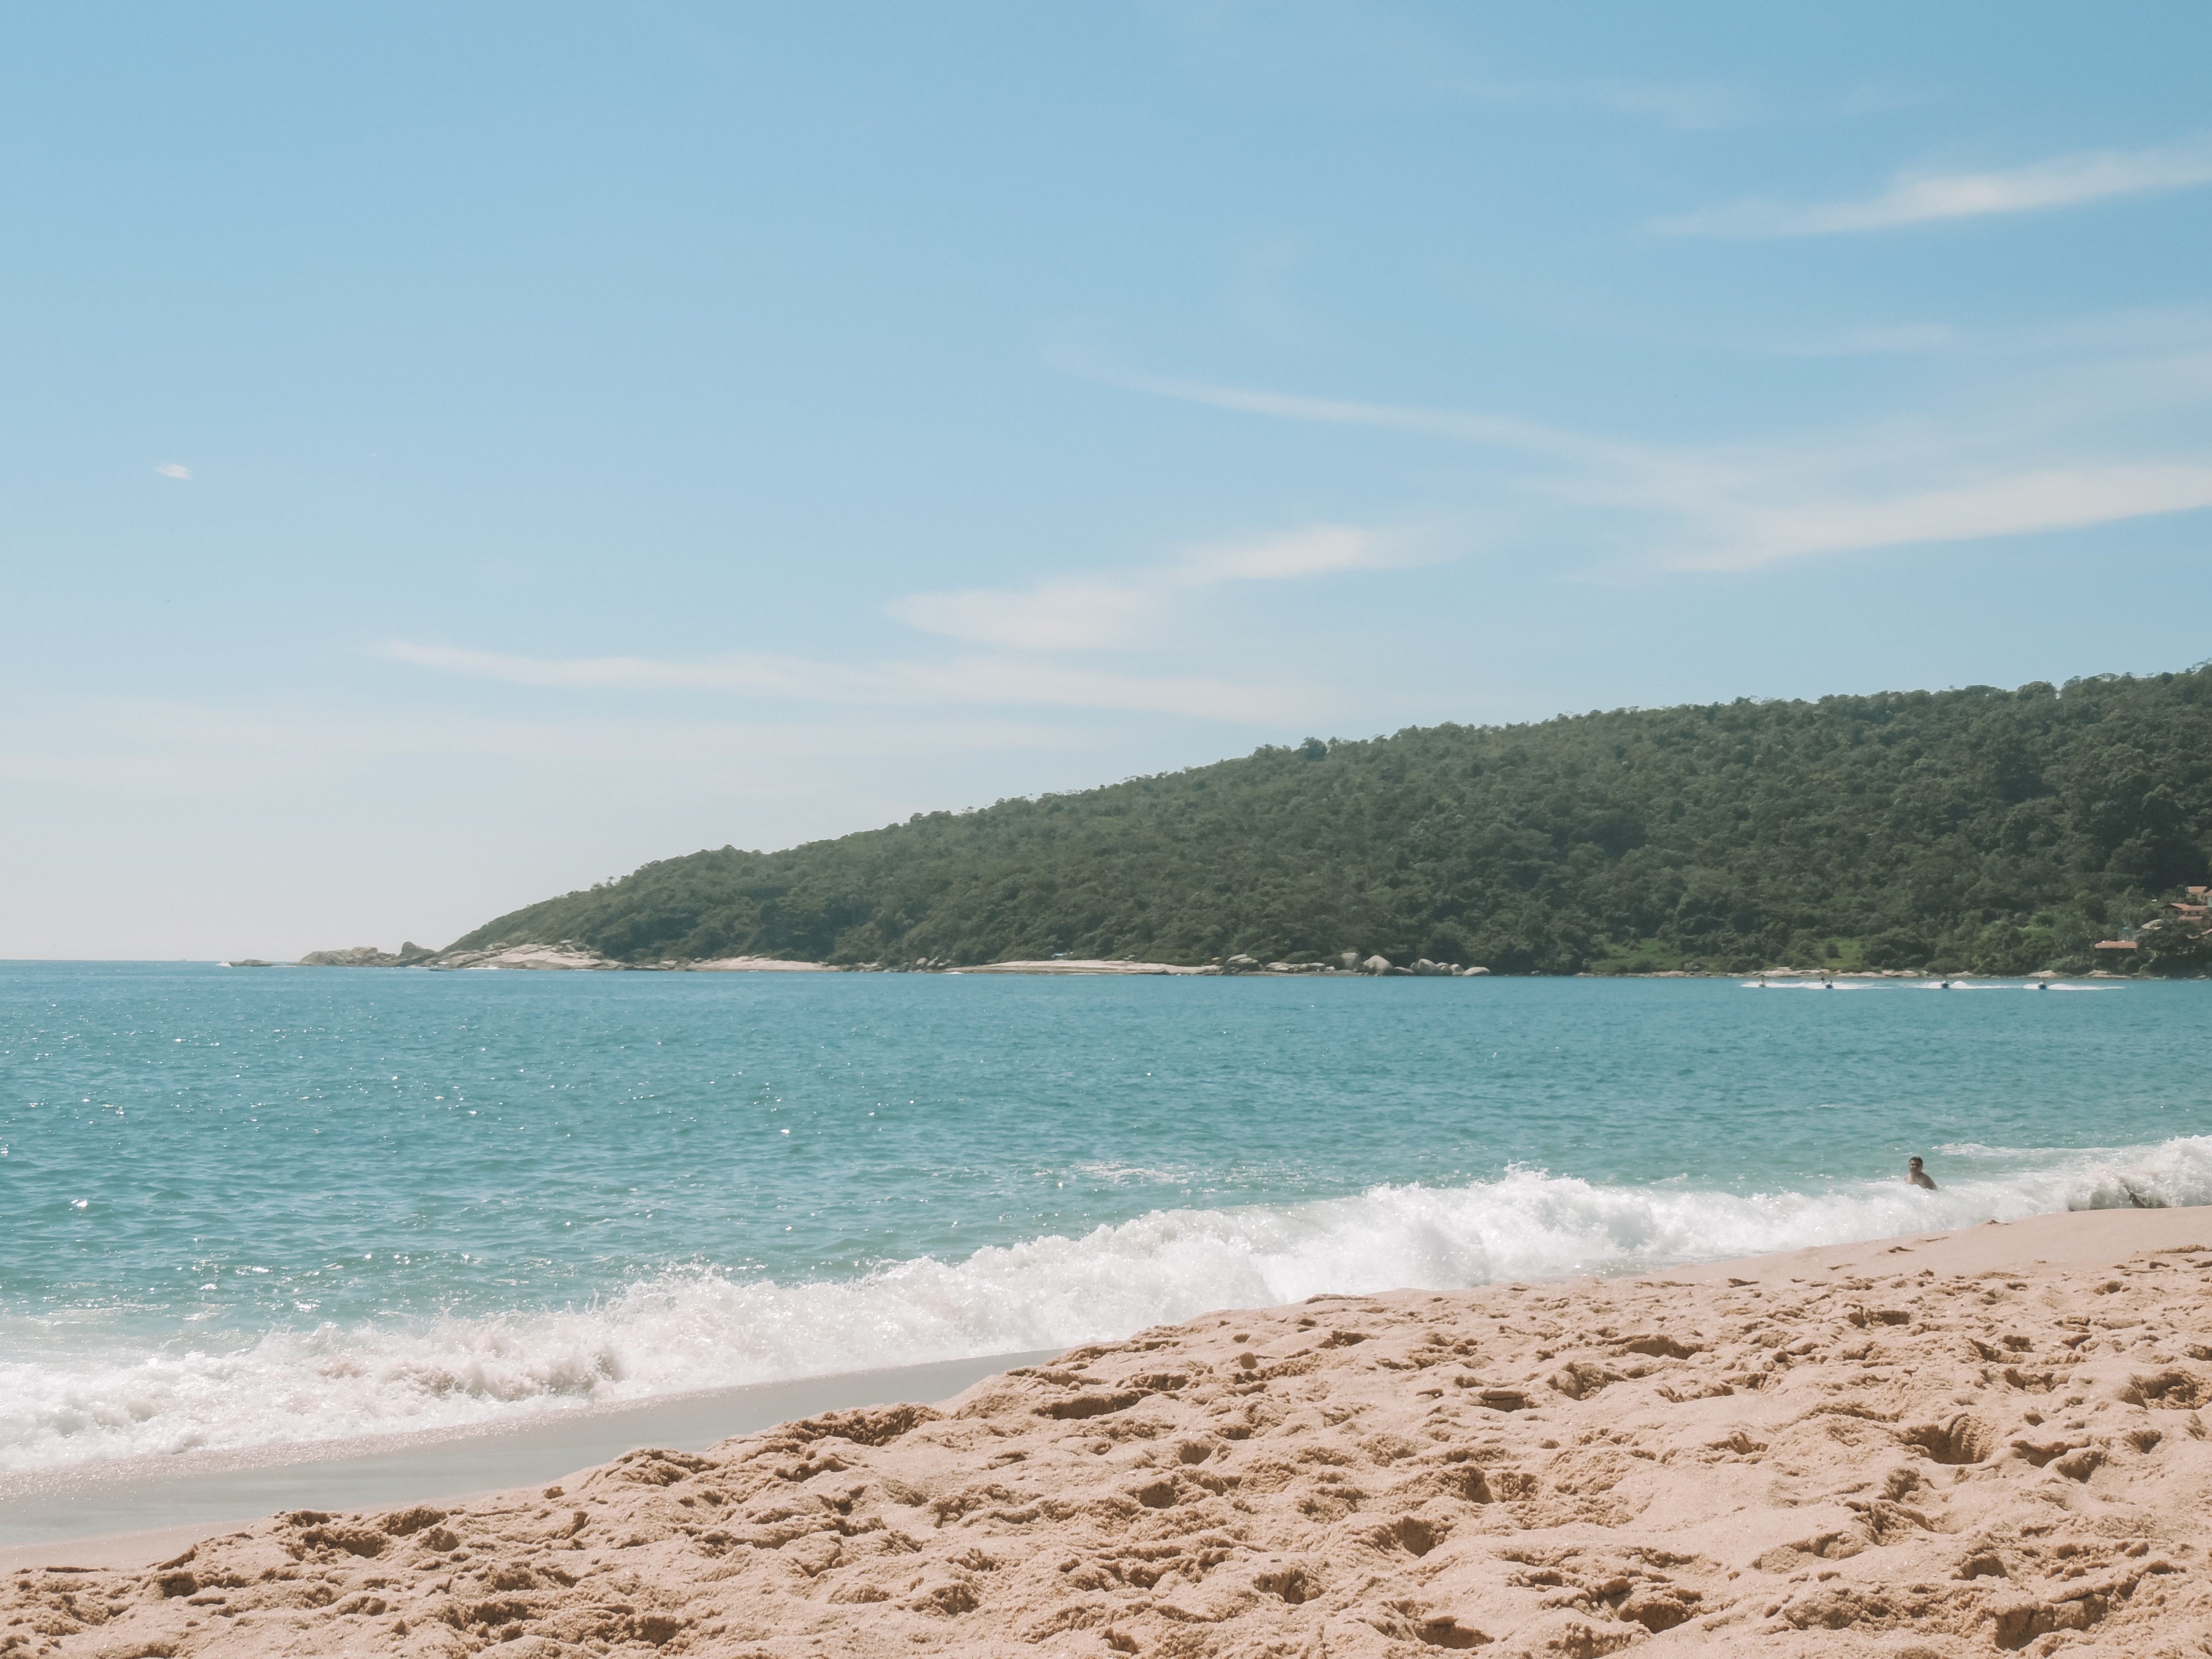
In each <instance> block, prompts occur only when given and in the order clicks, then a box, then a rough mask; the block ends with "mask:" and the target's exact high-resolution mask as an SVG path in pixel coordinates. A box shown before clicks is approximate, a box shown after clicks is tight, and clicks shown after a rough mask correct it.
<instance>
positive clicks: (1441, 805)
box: [458, 669, 2212, 973]
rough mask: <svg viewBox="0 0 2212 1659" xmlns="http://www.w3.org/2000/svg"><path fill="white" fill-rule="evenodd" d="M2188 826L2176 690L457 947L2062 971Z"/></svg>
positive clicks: (1496, 781) (1763, 705)
mask: <svg viewBox="0 0 2212 1659" xmlns="http://www.w3.org/2000/svg"><path fill="white" fill-rule="evenodd" d="M2208 831H2212V670H2207V669H2197V670H2193V671H2190V672H2187V673H2181V674H2160V675H2155V676H2153V677H2149V678H2112V677H2108V678H2099V679H2090V680H2075V681H2069V683H2068V684H2066V685H2065V687H2064V688H2063V690H2062V689H2059V688H2055V687H2053V686H2051V685H2048V684H2040V683H2039V684H2033V685H2026V686H2022V687H2021V688H2020V689H2019V690H2016V691H2006V690H1996V689H1994V688H1991V687H1988V686H1972V687H1969V688H1967V689H1966V690H1958V691H1940V692H1927V691H1914V692H1901V693H1884V694H1882V695H1880V696H1863V697H1844V696H1838V697H1824V698H1822V699H1820V701H1819V702H1753V701H1750V700H1739V701H1738V702H1733V703H1724V704H1715V705H1712V706H1710V707H1703V708H1662V709H1626V710H1616V711H1614V712H1613V713H1610V714H1597V713H1593V714H1583V715H1574V716H1570V717H1567V718H1564V719H1560V720H1549V721H1546V722H1543V723H1542V724H1540V725H1529V726H1434V727H1428V728H1415V729H1411V730H1407V731H1405V732H1399V733H1398V734H1397V735H1395V737H1389V738H1373V739H1370V740H1366V741H1358V742H1344V741H1338V742H1330V743H1323V742H1322V741H1320V740H1319V739H1316V738H1309V739H1307V741H1306V742H1305V743H1304V744H1301V745H1298V746H1297V747H1294V748H1277V747H1274V746H1272V745H1271V746H1268V747H1266V748H1262V749H1261V750H1259V751H1258V752H1256V753H1255V754H1252V755H1249V756H1248V757H1244V758H1243V759H1240V760H1230V761H1223V762H1221V763H1218V764H1216V765H1212V766H1204V767H1199V768H1195V769H1192V770H1190V771H1187V772H1177V773H1172V774H1165V775H1159V776H1156V777H1144V778H1133V779H1130V780H1129V781H1127V782H1124V783H1118V784H1111V785H1109V786H1107V787H1103V788H1098V789H1091V790H1086V791H1084V792H1082V793H1076V794H1066V795H1048V796H1044V797H1042V798H1040V799H1033V800H1029V799H1025V800H1006V801H1000V803H998V805H994V806H991V807H987V808H985V809H983V810H981V811H973V812H961V813H953V812H933V813H928V814H926V815H918V816H916V817H914V818H913V819H911V820H909V821H908V822H907V823H902V824H894V825H892V826H890V828H888V829H872V830H867V831H864V832H862V833H860V834H857V835H850V836H842V837H841V838H839V839H837V840H835V841H823V842H810V843H809V844H807V845H805V846H803V847H794V848H789V849H787V851H783V852H780V853H746V852H739V851H737V850H735V849H733V848H722V849H721V850H720V851H719V852H702V853H694V854H690V855H689V856H688V857H684V858H675V859H669V860H665V861H663V862H660V863H657V864H648V865H647V866H645V867H644V868H642V869H641V870H639V871H637V872H635V874H633V875H630V876H628V877H625V878H623V879H621V880H619V881H616V882H612V883H609V884H605V885H603V886H600V887H595V888H593V889H592V890H589V891H586V892H576V893H570V894H568V895H567V896H563V897H561V898H556V899H550V900H548V901H546V902H544V903H540V904H536V905H532V906H531V907H529V908H526V909H522V910H518V911H515V912H513V914H512V915H505V916H501V917H500V918H499V919H498V920H497V921H492V922H490V923H488V924H487V925H486V926H484V927H480V928H478V929H477V931H476V932H474V933H471V934H469V935H468V936H467V937H466V938H465V939H461V940H459V941H458V945H460V946H481V945H492V944H495V943H521V942H526V941H539V942H546V943H551V942H556V941H561V940H574V941H576V942H578V943H580V944H582V945H587V946H590V947H592V948H593V949H595V950H597V951H600V952H602V953H604V954H605V955H607V956H609V957H615V958H617V959H621V960H624V961H630V962H641V963H643V962H653V961H663V960H671V959H672V960H678V961H682V960H696V959H702V958H708V957H726V956H735V955H741V954H758V955H765V956H777V957H799V958H804V959H807V960H813V961H823V962H837V963H864V962H866V963H872V962H882V963H893V964H898V963H912V962H916V961H922V960H941V961H947V962H951V963H956V964H964V963H980V962H989V961H1003V960H1010V959H1018V958H1026V957H1044V956H1050V955H1052V954H1054V953H1055V952H1062V951H1065V952H1068V953H1071V954H1073V955H1076V956H1083V957H1093V956H1096V957H1137V958H1139V959H1144V960H1152V961H1164V962H1176V963H1199V962H1206V961H1212V960H1213V959H1215V958H1218V957H1222V956H1224V955H1226V954H1228V953H1230V952H1232V951H1245V952H1249V953H1250V954H1251V955H1253V956H1255V957H1259V958H1260V959H1261V960H1262V961H1267V960H1270V959H1285V960H1298V959H1313V958H1316V957H1325V956H1333V955H1334V954H1335V953H1336V952H1338V951H1343V950H1347V949H1350V950H1357V951H1361V952H1362V953H1366V952H1370V951H1380V952H1381V953H1383V955H1385V956H1388V957H1392V958H1393V959H1395V960H1399V961H1404V960H1407V959H1408V958H1411V957H1416V956H1427V957H1434V958H1436V959H1437V960H1438V961H1450V962H1459V963H1469V964H1473V963H1481V964H1484V965H1486V966H1488V967H1489V968H1491V969H1493V970H1495V971H1498V972H1504V973H1571V972H1575V971H1577V970H1581V969H1595V970H1596V971H1599V972H1619V971H1625V970H1629V969H1638V968H1656V967H1672V966H1676V965H1680V964H1683V963H1689V964H1692V965H1702V966H1705V967H1710V968H1714V969H1745V968H1749V967H1753V966H1758V965H1762V964H1765V963H1775V962H1783V961H1791V962H1798V963H1807V962H1813V961H1826V962H1828V963H1832V964H1834V965H1837V966H1839V967H1842V966H1857V965H1860V964H1862V963H1863V964H1865V965H1869V966H1873V967H1923V966H1931V965H1932V966H1935V967H1937V968H1940V969H1948V970H1958V969H1973V970H1976V971H1980V972H1990V973H2021V972H2026V971H2028V970H2031V969H2037V968H2041V967H2045V966H2056V967H2059V968H2063V969H2082V968H2086V967H2088V966H2090V965H2092V959H2091V957H2090V955H2089V951H2090V948H2091V946H2092V945H2093V943H2094V942H2095V941H2096V940H2097V939H2100V938H2103V937H2106V936H2107V935H2108V934H2109V933H2111V932H2112V929H2114V928H2115V927H2118V926H2119V925H2121V924H2122V923H2124V922H2133V921H2137V920H2139V919H2141V918H2142V916H2143V915H2145V914H2147V912H2148V908H2149V903H2150V901H2151V900H2152V899H2153V898H2154V897H2156V896H2163V895H2166V894H2167V893H2169V892H2170V891H2171V890H2173V889H2174V888H2176V887H2177V886H2179V885H2180V884H2185V883H2197V882H2203V880H2204V879H2205V872H2206V870H2207V838H2208Z"/></svg>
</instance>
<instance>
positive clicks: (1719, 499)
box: [1124, 380, 2212, 570]
mask: <svg viewBox="0 0 2212 1659" xmlns="http://www.w3.org/2000/svg"><path fill="white" fill-rule="evenodd" d="M1124 383H1125V384H1131V385H1139V386H1144V387H1145V388H1146V389H1147V390H1150V391H1153V392H1158V393H1160V394H1161V395H1164V396H1170V397H1180V398H1185V399H1187V400H1189V401H1193V402H1199V403H1206V404H1212V405H1214V406H1216V407H1219V408H1226V409H1236V410H1246V411H1249V412H1252V413H1257V414H1265V415H1269V416H1274V417H1276V418H1279V419H1290V420H1302V421H1316V422H1329V423H1335V424H1343V425H1352V426H1362V427H1376V426H1381V427H1392V428H1397V429H1400V430H1403V431H1408V432H1416V433H1420V434H1422V435H1430V436H1437V437H1456V438H1459V439H1462V441H1468V442H1470V443H1474V444H1480V445H1484V446H1486V447H1494V448H1499V449H1504V450H1509V451H1515V452H1518V453H1524V454H1529V455H1533V456H1535V457H1539V458H1541V459H1545V460H1547V461H1548V462H1552V463H1555V464H1556V463H1560V462H1565V463H1567V465H1565V466H1559V465H1553V467H1551V468H1550V469H1549V470H1547V472H1546V473H1544V474H1543V475H1542V476H1541V477H1527V478H1524V479H1522V480H1521V481H1520V482H1521V488H1522V489H1523V490H1524V491H1525V492H1526V493H1528V494H1529V495H1540V496H1542V497H1544V498H1546V499H1548V500H1549V501H1553V502H1554V503H1559V504H1564V505H1565V506H1568V507H1581V508H1584V509H1590V510H1592V511H1594V512H1596V513H1602V514H1617V513H1630V514H1633V515H1636V520H1635V523H1634V526H1633V527H1632V529H1631V530H1630V531H1629V532H1626V536H1625V537H1624V535H1623V532H1620V530H1619V528H1618V527H1613V528H1612V529H1609V530H1608V529H1606V528H1603V527H1594V528H1593V529H1592V530H1591V531H1590V532H1589V533H1590V534H1591V536H1592V538H1593V540H1597V539H1600V538H1611V539H1613V540H1614V541H1616V542H1617V541H1620V540H1622V539H1629V540H1631V541H1632V544H1633V545H1634V546H1636V547H1637V548H1638V553H1639V556H1641V557H1642V558H1644V560H1646V561H1650V560H1655V559H1656V562H1660V563H1662V564H1663V565H1666V566H1668V567H1670V568H1676V569H1707V570H1711V569H1743V568H1750V567H1753V566H1756V565H1761V564H1766V563H1770V562H1773V561H1776V560H1779V559H1788V558H1793V557H1800V556H1807V555H1812V554H1828V553H1844V552H1850V551H1864V550H1873V549H1876V548H1887V547H1900V546H1907V545H1911V544H1917V543H1943V542H1959V541H1974V540H1982V539H1985V538H1996V537H2006V536H2021V535H2033V534H2037V533H2040V532H2048V531H2055V530H2070V529H2080V528H2082V527H2085V526H2091V525H2098V524H2112V523H2117V522H2119V521H2122V520H2129V519H2137V518H2146V517H2151V516H2154V515H2156V514H2160V513H2181V512H2189V511H2192V510H2195V509H2197V508H2202V507H2212V465H2208V464H2206V463H2205V462H2203V461H2201V460H2198V459H2194V458H2183V459H2174V458H2160V459H2128V460H2114V459H2096V460H2078V459H2077V460H2071V461H2065V460H2053V459H2051V458H2049V457H2047V456H2045V457H2038V458H2035V459H2027V458H2018V457H2007V456H2004V455H1998V456H1996V457H1995V458H1994V459H1993V458H1991V457H1990V455H1988V454H1986V453H1974V452H1975V451H1976V449H1977V447H1979V448H1980V449H1982V450H1984V451H1986V450H1988V449H1990V448H2004V447H2012V446H2010V445H2008V442H2007V440H2008V436H2009V435H2008V434H2004V433H1998V434H1995V435H1985V436H1982V437H1981V439H1980V442H1979V445H1978V446H1977V436H1978V435H1975V434H1972V433H1964V432H1958V433H1952V434H1949V435H1947V436H1946V437H1945V438H1943V439H1939V438H1936V437H1933V436H1931V435H1929V434H1928V433H1926V432H1924V431H1922V430H1920V429H1918V428H1912V429H1906V430H1892V431H1887V432H1881V433H1875V434H1868V435H1842V436H1830V437H1826V438H1820V437H1814V438H1807V439H1801V440H1796V441H1787V440H1784V441H1770V442H1767V443H1764V444H1759V445H1747V446H1735V447H1725V446H1713V447H1705V448H1696V449H1692V448H1684V447H1664V446H1659V445H1650V444H1632V443H1625V442H1620V441H1612V440H1595V439H1585V438H1583V437H1581V436H1579V435H1575V434H1571V433H1565V432H1560V431H1558V430H1556V429H1554V428H1547V427H1541V426H1537V425H1534V424H1533V423H1530V422H1522V421H1519V420H1516V419H1514V418H1512V417H1510V416H1492V415H1485V414H1469V413H1459V412H1455V411H1451V410H1433V409H1419V408H1413V409H1407V408H1393V407H1391V406H1389V405H1384V404H1364V403H1349V402H1343V401H1340V400H1335V399H1329V398H1303V397H1295V396H1285V395H1283V394H1279V393H1273V392H1248V391H1243V390H1239V389H1235V388H1224V387H1218V386H1202V385H1198V384H1195V383H1190V382H1180V381H1170V380H1142V381H1138V380H1130V381H1125V382H1124Z"/></svg>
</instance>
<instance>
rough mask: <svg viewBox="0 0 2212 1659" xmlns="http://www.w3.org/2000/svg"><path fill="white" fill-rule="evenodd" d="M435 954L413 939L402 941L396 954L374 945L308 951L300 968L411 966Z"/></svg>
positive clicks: (301, 961)
mask: <svg viewBox="0 0 2212 1659" xmlns="http://www.w3.org/2000/svg"><path fill="white" fill-rule="evenodd" d="M435 955H437V952H436V951H426V950H424V949H423V948H422V946H421V945H417V944H416V943H415V941H414V940H413V939H408V940H406V941H405V942H404V943H403V944H402V945H400V947H399V950H398V954H397V955H394V954H393V953H392V952H390V951H380V950H378V949H377V948H376V947H375V946H374V945H355V946H354V947H353V948H352V949H350V950H347V951H308V952H307V955H305V956H304V957H301V958H300V962H299V965H300V966H301V967H302V968H411V967H413V966H414V965H415V964H416V963H418V962H428V961H429V960H430V958H431V957H435Z"/></svg>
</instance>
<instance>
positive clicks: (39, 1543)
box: [0, 1352, 1051, 1569]
mask: <svg viewBox="0 0 2212 1659" xmlns="http://www.w3.org/2000/svg"><path fill="white" fill-rule="evenodd" d="M1050 1357H1051V1355H1050V1354H1049V1353H1048V1352H1036V1353H1029V1352H1021V1353H1001V1354H985V1355H978V1356H975V1357H974V1358H964V1359H949V1360H937V1361H933V1362H930V1363H928V1364H919V1365H898V1366H889V1367H883V1368H878V1369H874V1370H863V1371H844V1372H839V1373H836V1374H834V1375H831V1376H810V1377H795V1378H792V1379H789V1380H787V1381H783V1382H776V1383H741V1384H738V1385H735V1386H733V1387H731V1388H726V1389H694V1390H690V1391H687V1392H685V1393H683V1394H677V1395H667V1396H665V1397H664V1398H660V1399H656V1400H646V1401H636V1402H634V1403H628V1404H621V1405H608V1406H594V1407H578V1408H576V1409H574V1410H570V1411H562V1412H557V1413H535V1414H533V1415H532V1416H530V1417H527V1418H525V1419H520V1420H518V1421H513V1422H508V1423H499V1424H493V1425H471V1426H469V1427H465V1428H453V1429H433V1430H422V1431H404V1432H400V1433H397V1434H386V1435H365V1436H356V1437H349V1438H346V1439H343V1440H332V1441H319V1442H307V1443H299V1442H279V1443H272V1444H268V1445H263V1446H255V1447H246V1448H241V1449H238V1450H235V1451H222V1452H186V1453H182V1454H179V1455H176V1456H173V1457H161V1456H143V1457H131V1458H125V1459H120V1460H116V1461H112V1462H101V1463H95V1464H91V1465H87V1466H82V1467H75V1468H55V1469H46V1470H32V1471H26V1472H23V1473H20V1474H6V1475H0V1569H6V1568H12V1567H15V1566H17V1565H25V1564H27V1562H29V1560H30V1559H31V1558H32V1557H33V1556H37V1555H39V1553H40V1552H46V1553H48V1554H51V1553H52V1552H53V1551H54V1550H56V1549H63V1548H72V1549H73V1548H76V1547H78V1544H79V1541H83V1542H85V1543H87V1544H88V1545H89V1544H98V1543H100V1542H101V1541H106V1540H110V1539H112V1537H113V1536H114V1535H115V1534H117V1533H118V1532H119V1531H120V1530H121V1528H118V1526H117V1524H116V1522H117V1521H118V1520H119V1519H122V1518H126V1517H127V1518H130V1519H134V1520H147V1519H151V1520H152V1523H153V1524H152V1527H151V1528H131V1530H132V1531H141V1530H154V1529H158V1530H159V1531H161V1533H162V1534H163V1535H164V1536H165V1537H166V1536H170V1535H177V1536H181V1535H183V1534H185V1533H191V1534H194V1535H206V1534H210V1533H213V1532H219V1531H222V1530H223V1529H224V1528H229V1527H234V1526H237V1525H240V1524H242V1523H244V1522H250V1521H252V1520H255V1519H257V1518H258V1517H260V1516H264V1515H268V1514H270V1513H273V1512H275V1511H276V1510H286V1509H301V1508H320V1509H333V1508H336V1509H352V1508H359V1507H362V1506H364V1505H373V1504H392V1503H397V1504H407V1503H414V1502H422V1501H432V1500H435V1501H441V1502H450V1501H453V1499H454V1498H455V1496H456V1495H457V1494H464V1493H478V1492H493V1491H498V1490H501V1489H503V1488H506V1487H509V1486H524V1485H527V1484H528V1483H530V1482H532V1481H543V1480H550V1479H552V1478H554V1477H556V1476H558V1475H563V1474H569V1473H570V1472H572V1471H574V1470H575V1469H579V1468H585V1467H586V1466H588V1465H591V1464H594V1463H599V1462H605V1461H606V1460H607V1459H609V1458H611V1457H615V1456H617V1455H620V1454H621V1453H623V1452H625V1451H628V1450H630V1449H632V1448H634V1447H636V1446H640V1445H643V1444H647V1443H650V1444H653V1445H661V1446H669V1447H673V1448H677V1449H683V1450H699V1449H705V1448H706V1447H708V1446H710V1445H712V1444H714V1443H715V1442H716V1441H718V1440H723V1439H726V1438H728V1437H730V1436H732V1435H737V1434H747V1433H751V1432H753V1431H757V1430H759V1429H763V1428H768V1427H770V1426H772V1425H775V1424H777V1423H780V1422H782V1421H784V1420H786V1419H789V1418H793V1417H804V1416H808V1415H811V1414H812V1413H817V1412H821V1411H832V1410H851V1409H856V1408H860V1407H870V1406H880V1405H884V1404H888V1403H892V1402H895V1401H899V1400H904V1399H910V1398H912V1397H914V1396H915V1395H916V1394H922V1395H927V1396H928V1397H931V1398H938V1397H941V1396H942V1395H950V1394H957V1393H958V1392H959V1391H960V1390H961V1389H965V1388H968V1387H969V1386H971V1385H972V1384H974V1383H976V1382H978V1381H980V1380H981V1379H982V1378H984V1377H986V1376H992V1375H994V1374H995V1373H996V1372H999V1371H1000V1370H1005V1369H1006V1367H1008V1366H1009V1365H1018V1364H1035V1363H1036V1362H1038V1361H1040V1360H1042V1359H1046V1358H1050ZM25 1534H44V1535H43V1536H26V1535H25ZM41 1565H43V1563H41Z"/></svg>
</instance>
